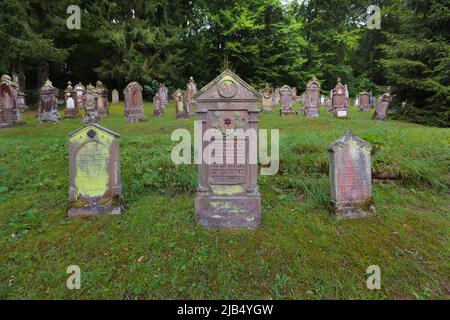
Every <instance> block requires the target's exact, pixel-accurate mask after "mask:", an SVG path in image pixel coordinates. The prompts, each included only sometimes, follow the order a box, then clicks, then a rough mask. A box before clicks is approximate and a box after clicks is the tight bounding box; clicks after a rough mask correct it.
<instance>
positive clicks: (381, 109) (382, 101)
mask: <svg viewBox="0 0 450 320" xmlns="http://www.w3.org/2000/svg"><path fill="white" fill-rule="evenodd" d="M391 101H392V96H391V93H390V88H388V90H387V92H386V93H383V95H381V97H380V98H379V99H378V103H377V107H376V108H375V113H374V118H375V119H377V120H386V119H387V117H388V115H387V111H388V108H389V103H391Z"/></svg>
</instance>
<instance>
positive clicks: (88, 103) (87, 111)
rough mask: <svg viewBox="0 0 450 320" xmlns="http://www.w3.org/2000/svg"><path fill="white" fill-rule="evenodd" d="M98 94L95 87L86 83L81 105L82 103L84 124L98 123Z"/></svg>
mask: <svg viewBox="0 0 450 320" xmlns="http://www.w3.org/2000/svg"><path fill="white" fill-rule="evenodd" d="M97 99H98V94H97V91H96V90H95V87H94V86H93V85H91V84H88V86H87V87H86V90H85V91H84V94H83V105H84V115H83V122H84V123H85V124H89V123H98V122H99V121H100V116H99V114H98V110H97V107H98V103H97Z"/></svg>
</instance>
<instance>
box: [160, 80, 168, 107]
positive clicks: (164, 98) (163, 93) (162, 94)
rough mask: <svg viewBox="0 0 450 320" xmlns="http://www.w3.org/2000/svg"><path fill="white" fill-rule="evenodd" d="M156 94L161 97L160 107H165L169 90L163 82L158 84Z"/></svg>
mask: <svg viewBox="0 0 450 320" xmlns="http://www.w3.org/2000/svg"><path fill="white" fill-rule="evenodd" d="M158 94H159V98H160V99H161V107H162V108H163V109H165V108H167V106H168V105H169V91H168V90H167V87H166V86H165V85H164V83H160V84H159V86H158Z"/></svg>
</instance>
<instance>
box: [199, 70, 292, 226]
mask: <svg viewBox="0 0 450 320" xmlns="http://www.w3.org/2000/svg"><path fill="white" fill-rule="evenodd" d="M289 93H290V92H289ZM290 97H291V98H292V95H290ZM260 99H261V96H260V94H259V93H258V91H256V90H255V89H253V88H252V87H251V86H250V85H248V84H247V83H246V82H245V81H243V80H242V79H241V78H239V77H238V76H237V75H235V74H234V73H233V72H231V71H229V70H226V71H224V72H223V73H222V74H220V75H219V76H218V77H216V78H215V79H214V80H213V81H211V82H210V83H209V84H208V85H206V86H205V87H203V88H202V89H201V90H200V91H199V92H198V93H197V94H196V95H195V96H194V101H193V103H195V105H196V107H197V114H198V116H199V118H200V120H201V123H202V135H203V134H204V133H205V132H206V131H207V130H209V129H215V131H216V133H218V134H219V135H221V136H222V137H225V136H226V135H227V134H231V133H230V132H229V130H233V129H234V130H236V129H242V130H243V131H244V132H246V131H247V130H248V131H249V132H252V131H255V140H257V135H258V131H257V130H258V123H259V109H258V102H259V101H260ZM227 130H228V132H227ZM228 139H229V140H230V141H231V143H228V144H227V143H226V142H225V140H226V139H223V140H224V141H223V143H221V141H220V140H218V141H216V140H215V139H211V140H207V141H203V140H202V146H203V148H202V150H205V148H210V147H211V146H212V147H214V149H215V150H220V154H222V156H223V157H220V156H219V157H220V158H222V160H223V161H222V163H217V162H218V161H213V162H212V163H206V162H205V161H204V160H205V159H204V158H203V162H202V164H200V165H199V171H198V175H199V181H198V183H199V185H198V188H197V193H196V196H195V214H196V221H197V223H198V224H200V225H203V226H206V227H244V228H256V227H258V226H259V225H260V223H261V196H260V193H259V188H258V184H257V171H258V165H257V164H256V163H255V164H252V163H250V150H249V147H250V141H249V140H250V139H249V137H242V136H241V137H237V136H234V137H233V136H231V139H230V137H228ZM238 139H239V140H238ZM252 142H253V143H257V141H252ZM215 146H217V149H216V148H215ZM242 146H245V150H243V148H242ZM217 152H219V151H217ZM255 152H256V151H255ZM232 154H233V155H234V157H233V158H232V161H230V162H228V163H227V161H226V160H227V158H230V156H231V155H232ZM227 155H228V156H227ZM220 158H219V159H220ZM219 162H220V160H219Z"/></svg>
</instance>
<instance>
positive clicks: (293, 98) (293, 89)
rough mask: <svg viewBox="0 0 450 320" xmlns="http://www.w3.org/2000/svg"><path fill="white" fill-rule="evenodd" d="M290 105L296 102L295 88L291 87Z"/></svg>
mask: <svg viewBox="0 0 450 320" xmlns="http://www.w3.org/2000/svg"><path fill="white" fill-rule="evenodd" d="M291 90H292V103H294V102H296V101H297V88H296V87H292V88H291Z"/></svg>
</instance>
